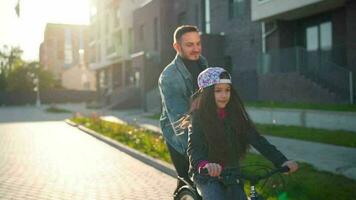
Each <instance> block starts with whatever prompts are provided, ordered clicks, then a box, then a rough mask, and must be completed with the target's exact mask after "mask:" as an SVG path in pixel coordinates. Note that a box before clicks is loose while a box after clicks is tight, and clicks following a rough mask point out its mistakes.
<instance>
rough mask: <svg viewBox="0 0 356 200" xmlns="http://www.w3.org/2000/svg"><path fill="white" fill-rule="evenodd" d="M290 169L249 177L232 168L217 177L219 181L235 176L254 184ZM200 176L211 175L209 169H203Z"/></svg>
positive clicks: (283, 168)
mask: <svg viewBox="0 0 356 200" xmlns="http://www.w3.org/2000/svg"><path fill="white" fill-rule="evenodd" d="M289 170H290V169H289V167H288V166H282V167H279V168H276V169H273V170H271V171H269V172H267V173H266V174H264V175H253V176H248V175H244V174H241V173H238V172H239V170H236V171H234V168H230V169H229V170H224V171H223V172H222V173H221V175H220V176H219V177H216V178H218V179H224V178H225V177H231V176H234V177H235V178H236V179H240V178H241V179H244V180H248V181H250V182H253V183H257V182H258V181H260V180H262V179H266V178H269V177H271V176H272V175H274V174H277V173H285V172H288V171H289ZM200 174H202V175H209V172H208V169H207V168H203V169H202V170H201V172H200Z"/></svg>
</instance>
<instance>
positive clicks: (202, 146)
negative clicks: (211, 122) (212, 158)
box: [187, 114, 208, 171]
mask: <svg viewBox="0 0 356 200" xmlns="http://www.w3.org/2000/svg"><path fill="white" fill-rule="evenodd" d="M192 118H193V119H192V126H191V127H190V128H189V133H188V150H187V152H188V156H189V162H190V165H191V166H192V167H193V168H194V171H197V170H198V167H202V165H203V164H204V165H205V164H206V163H208V151H207V144H206V140H205V138H204V134H203V131H202V128H201V127H200V124H199V123H198V120H196V119H195V118H196V117H194V114H193V117H192Z"/></svg>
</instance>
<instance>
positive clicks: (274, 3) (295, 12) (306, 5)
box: [251, 0, 345, 21]
mask: <svg viewBox="0 0 356 200" xmlns="http://www.w3.org/2000/svg"><path fill="white" fill-rule="evenodd" d="M344 4H345V0H297V1H296V0H252V1H251V19H252V21H266V20H274V19H281V20H293V19H298V18H302V17H307V16H310V15H314V14H317V13H321V12H325V11H327V10H332V9H335V8H338V7H341V6H343V5H344Z"/></svg>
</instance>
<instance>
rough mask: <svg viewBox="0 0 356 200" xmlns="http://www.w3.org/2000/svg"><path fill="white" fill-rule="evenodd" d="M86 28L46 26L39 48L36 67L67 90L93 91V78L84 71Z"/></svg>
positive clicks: (86, 45) (70, 25)
mask: <svg viewBox="0 0 356 200" xmlns="http://www.w3.org/2000/svg"><path fill="white" fill-rule="evenodd" d="M87 38H88V26H86V25H72V24H53V23H49V24H47V25H46V28H45V32H44V40H43V42H42V43H41V45H40V65H41V66H42V67H43V68H44V69H46V70H49V71H50V72H52V74H53V75H54V78H55V79H56V80H57V81H58V82H59V83H60V84H61V85H62V86H63V87H64V88H67V89H75V90H95V86H96V85H95V75H94V72H93V71H91V70H90V69H89V68H88V41H87Z"/></svg>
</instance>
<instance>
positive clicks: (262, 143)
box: [247, 128, 288, 167]
mask: <svg viewBox="0 0 356 200" xmlns="http://www.w3.org/2000/svg"><path fill="white" fill-rule="evenodd" d="M247 138H248V142H249V143H250V144H251V145H252V146H253V147H254V148H255V149H256V150H257V151H258V152H260V153H261V154H262V155H263V156H264V157H266V158H267V159H268V160H270V161H271V162H272V163H273V164H274V165H275V166H276V167H280V166H281V165H282V164H283V163H285V162H286V161H287V160H288V159H287V158H286V157H285V156H284V155H283V154H282V153H281V152H280V151H279V150H278V149H277V148H276V147H275V146H274V145H272V144H271V143H269V142H268V141H267V139H266V138H265V137H263V136H261V135H260V134H259V133H258V132H257V130H256V129H255V128H251V129H250V131H249V132H248V134H247Z"/></svg>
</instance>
